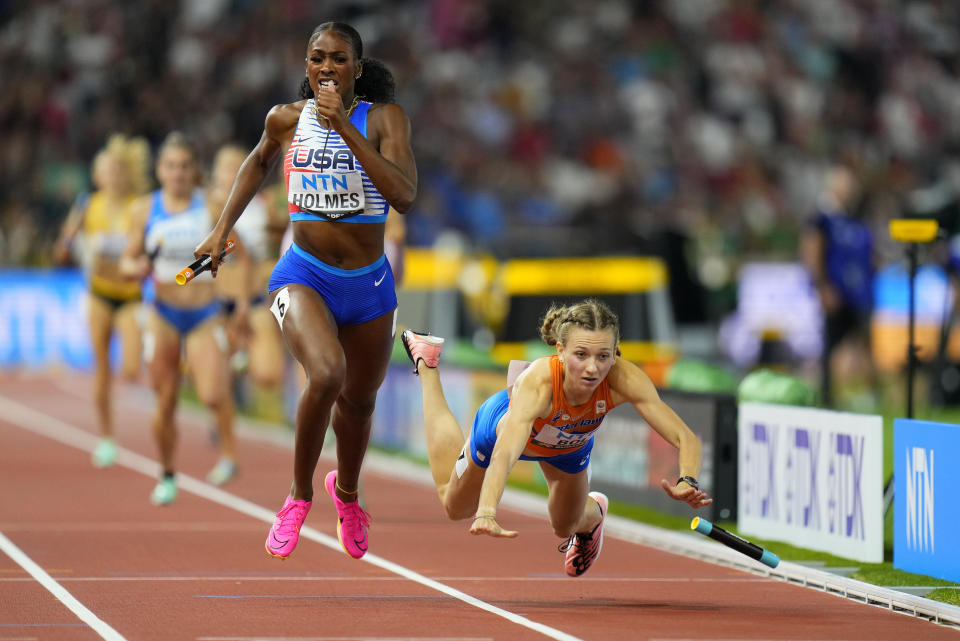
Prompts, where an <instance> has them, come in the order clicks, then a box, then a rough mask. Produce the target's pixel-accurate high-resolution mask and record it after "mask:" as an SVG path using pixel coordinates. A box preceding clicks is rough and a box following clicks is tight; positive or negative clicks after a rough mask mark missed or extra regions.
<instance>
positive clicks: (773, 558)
mask: <svg viewBox="0 0 960 641" xmlns="http://www.w3.org/2000/svg"><path fill="white" fill-rule="evenodd" d="M690 529H691V530H696V531H697V532H699V533H700V534H705V535H707V536H709V537H710V538H711V539H713V540H715V541H720V542H721V543H723V544H724V545H726V546H727V547H728V548H732V549H734V550H736V551H737V552H740V553H741V554H746V555H747V556H749V557H750V558H751V559H756V560H757V561H760V563H763V564H764V565H769V566H770V567H772V568H775V567H777V566H778V565H780V557H779V556H777V555H776V554H774V553H773V552H770V551H768V550H764V549H763V548H762V547H760V546H759V545H754V544H753V543H751V542H750V541H745V540H743V539H741V538H740V537H739V536H737V535H735V534H730V533H729V532H727V531H726V530H724V529H723V528H722V527H720V526H718V525H714V524H713V523H711V522H710V521H707V520H706V519H701V518H700V517H699V516H698V517H695V518H694V519H693V520H692V521H690Z"/></svg>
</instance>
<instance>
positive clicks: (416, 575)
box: [0, 374, 960, 641]
mask: <svg viewBox="0 0 960 641" xmlns="http://www.w3.org/2000/svg"><path fill="white" fill-rule="evenodd" d="M88 386H89V385H88V380H87V379H86V378H83V377H78V376H76V375H67V374H60V375H49V374H36V375H19V376H10V375H5V377H4V378H3V379H0V641H12V640H14V639H16V640H21V641H23V640H32V639H37V640H40V639H43V640H47V639H50V640H57V641H60V640H71V641H72V640H88V639H90V640H93V639H101V638H105V639H112V640H122V639H127V640H130V641H134V640H136V641H140V640H154V639H155V640H158V641H160V640H162V641H168V640H172V639H177V640H180V639H182V640H193V641H253V640H266V641H281V640H283V641H308V640H312V641H346V640H360V641H387V640H391V641H453V640H458V641H481V640H494V639H495V640H498V641H500V640H502V641H520V640H526V639H558V640H563V641H577V640H584V641H586V640H590V641H600V640H610V639H617V640H619V639H631V640H632V639H637V640H646V641H680V640H684V639H689V640H693V639H696V640H697V641H719V640H723V641H732V640H744V641H746V640H751V641H754V640H755V641H780V640H784V641H786V640H800V639H805V640H811V641H812V640H818V641H820V640H822V641H853V640H868V639H869V640H884V641H899V640H907V639H909V640H921V639H922V640H930V641H936V640H939V639H954V640H955V639H960V635H958V632H957V631H956V630H954V629H951V628H948V627H944V626H940V625H937V624H934V623H930V622H928V621H924V620H920V619H915V618H912V617H909V616H905V615H902V614H897V613H894V612H890V611H887V610H883V609H880V608H876V607H873V606H868V605H862V604H858V603H855V602H852V601H848V600H845V599H842V598H838V597H836V596H832V595H829V594H826V593H823V592H819V591H815V590H811V589H807V588H803V587H799V586H795V585H790V584H786V583H783V582H780V581H775V580H772V579H766V578H763V577H759V576H756V575H752V574H749V573H744V572H740V571H737V570H734V569H731V568H727V567H722V566H717V565H713V564H709V563H705V562H702V561H697V560H693V559H689V558H685V557H680V556H676V555H673V554H670V553H666V552H662V551H659V550H656V549H653V548H649V547H643V546H639V545H636V544H633V543H629V542H626V541H622V540H618V539H615V538H612V537H608V538H607V539H606V540H605V542H604V548H603V554H602V556H601V557H600V559H599V560H598V561H597V563H596V565H595V566H594V567H593V568H592V569H591V570H590V572H589V573H588V574H587V575H586V576H584V577H581V578H578V579H573V578H569V577H567V576H566V575H564V574H563V557H562V555H561V554H560V553H558V552H557V550H556V545H557V543H558V542H559V541H558V540H557V539H556V537H554V536H553V534H552V532H551V531H550V529H549V527H548V525H547V523H546V522H545V521H544V520H543V519H542V518H540V517H536V516H531V515H527V514H523V513H520V512H517V511H514V510H510V509H506V508H505V509H504V510H503V512H502V514H503V519H502V521H503V523H504V525H505V526H507V527H509V528H512V529H518V530H520V532H521V535H520V537H519V538H517V539H513V540H494V539H489V538H479V537H472V536H470V535H469V534H468V533H467V525H466V524H465V523H463V522H460V523H451V522H449V521H446V520H445V519H444V517H443V514H442V512H441V509H440V505H439V501H438V500H437V498H436V495H435V492H434V491H433V489H432V488H431V487H428V486H426V485H423V484H421V483H417V482H412V481H408V480H403V479H398V478H391V475H390V472H389V469H388V468H384V469H382V470H381V469H380V466H377V469H372V466H368V467H367V469H366V470H365V472H364V476H363V479H362V494H363V499H364V502H365V505H366V507H367V509H368V510H369V511H370V512H371V513H372V514H373V516H374V521H373V527H372V529H371V531H370V544H371V553H370V554H368V555H367V556H366V557H365V558H364V560H361V561H356V560H354V559H351V558H350V557H348V556H347V555H346V554H345V553H344V552H343V551H342V550H340V548H339V544H337V542H336V525H335V521H336V519H335V514H336V513H335V511H334V509H333V506H332V504H331V503H330V502H329V500H328V499H327V498H326V495H325V494H323V491H322V487H321V486H320V479H322V475H323V474H324V473H325V472H326V471H327V469H329V468H330V467H331V465H332V464H331V461H330V460H329V459H326V458H325V459H324V460H322V461H321V465H320V468H319V469H318V480H317V488H318V492H317V495H316V500H315V504H314V507H313V510H312V511H311V513H310V516H309V517H308V519H307V523H306V526H305V527H304V529H303V536H302V538H301V543H300V546H299V548H298V549H297V551H296V552H295V553H294V555H293V556H292V557H291V558H290V559H289V560H287V561H280V560H278V559H274V558H272V557H270V556H268V555H267V554H266V552H265V551H264V549H263V543H264V539H265V537H266V533H267V529H268V527H269V526H268V523H269V522H270V520H271V519H272V515H273V513H274V512H275V511H276V510H277V509H279V507H280V504H281V502H282V500H283V497H284V495H285V492H286V490H287V488H288V487H289V483H290V473H291V470H290V468H291V458H292V453H291V451H290V446H289V439H286V438H283V439H274V440H270V439H268V438H264V437H263V431H262V430H260V431H258V432H256V433H253V432H250V431H241V434H240V436H241V441H240V458H239V463H240V468H241V472H240V475H239V476H238V477H237V478H236V479H235V480H234V481H232V482H231V483H229V484H228V485H227V486H225V487H224V488H223V489H222V490H218V489H216V488H213V487H212V486H209V485H207V484H206V483H204V482H202V481H200V480H198V479H203V478H204V476H205V474H206V472H207V471H208V470H209V469H210V467H212V466H213V464H214V462H215V458H216V449H215V448H213V447H212V446H211V444H210V441H209V436H208V434H209V432H208V428H207V421H206V419H205V418H204V417H203V416H202V414H200V413H198V412H194V411H183V410H181V412H180V415H179V416H180V428H181V429H180V432H181V440H180V444H179V449H178V452H179V470H180V473H181V483H182V485H181V493H180V496H179V497H178V499H177V502H176V503H175V504H173V505H171V506H167V507H163V508H158V507H154V506H152V505H151V504H150V502H149V500H148V496H149V494H150V490H151V489H152V487H153V485H154V482H155V480H154V479H155V477H154V475H155V473H156V471H157V468H156V465H155V463H153V456H154V450H153V445H152V443H151V441H150V427H149V425H150V411H151V409H152V397H151V395H150V393H149V392H148V391H146V390H144V389H142V388H139V387H135V386H118V387H117V392H118V394H117V396H118V397H119V398H118V400H117V407H116V412H117V426H118V430H117V432H118V441H119V442H120V444H121V445H122V447H123V448H125V450H128V451H125V452H124V453H123V454H122V456H121V457H120V460H119V461H118V465H116V466H114V467H112V468H109V469H106V470H97V469H94V468H93V467H92V466H91V464H90V456H89V453H90V450H91V449H92V447H93V445H94V443H95V439H94V438H93V435H94V433H95V427H94V420H93V408H92V405H91V403H90V401H89V395H88V393H87V390H88ZM279 431H281V430H277V432H279Z"/></svg>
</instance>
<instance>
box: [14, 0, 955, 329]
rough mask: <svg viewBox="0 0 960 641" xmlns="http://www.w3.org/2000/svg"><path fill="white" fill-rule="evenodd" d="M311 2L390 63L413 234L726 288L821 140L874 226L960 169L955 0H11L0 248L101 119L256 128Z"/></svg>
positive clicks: (818, 157)
mask: <svg viewBox="0 0 960 641" xmlns="http://www.w3.org/2000/svg"><path fill="white" fill-rule="evenodd" d="M331 17H336V18H338V19H339V18H342V19H346V20H348V21H351V22H352V23H354V24H355V25H357V27H358V28H359V29H360V30H361V31H362V32H363V33H365V34H366V36H365V38H366V40H367V55H371V56H373V57H375V58H379V59H382V60H385V61H388V62H389V65H390V67H391V69H392V71H393V73H394V75H395V76H396V78H397V85H398V93H397V100H398V102H400V103H401V104H402V105H403V106H404V108H405V110H406V111H407V113H408V114H410V116H411V120H412V124H413V127H414V129H415V130H416V133H417V135H416V137H415V145H416V146H415V149H414V152H415V154H416V157H417V163H418V166H419V169H420V175H421V180H420V191H419V195H418V199H417V201H416V203H415V208H414V210H413V211H412V212H411V213H410V216H409V217H408V232H407V239H408V242H409V243H410V244H411V245H420V246H429V245H432V244H434V243H436V242H438V240H439V241H441V242H442V241H443V240H444V239H451V238H453V239H457V240H458V242H460V243H462V244H463V245H464V246H466V247H468V248H470V249H475V250H482V251H487V252H490V253H492V254H494V255H496V256H500V257H504V256H516V255H530V256H544V255H582V254H596V253H614V252H628V253H632V254H638V253H640V254H642V253H657V254H663V255H666V257H667V258H668V260H670V261H671V263H672V265H674V267H675V270H674V275H675V278H683V272H684V269H686V270H687V271H688V275H687V277H688V279H689V282H690V283H692V284H694V285H703V286H705V288H706V289H707V290H708V291H714V292H720V291H724V290H725V288H726V290H727V291H732V286H733V282H734V279H735V275H736V268H737V265H738V263H739V262H740V261H741V260H743V259H744V258H747V257H752V258H758V257H759V258H775V259H779V258H785V259H791V260H792V259H796V255H797V243H798V238H799V235H800V231H801V229H802V227H803V225H804V224H805V222H806V221H807V219H808V218H809V217H810V215H811V213H812V212H813V211H814V209H815V206H816V202H815V201H816V198H817V195H818V191H819V185H820V183H821V180H822V177H823V176H824V175H825V173H826V172H827V171H828V169H829V167H830V166H831V165H832V164H833V163H835V162H837V161H842V162H845V163H847V164H849V165H850V166H851V167H853V168H854V171H855V172H856V174H857V176H858V178H859V180H860V182H861V184H862V185H863V192H862V199H861V203H860V214H861V215H863V216H865V217H866V219H867V220H869V221H871V222H872V224H874V225H875V226H876V228H877V229H883V228H885V225H886V220H888V219H889V218H890V217H893V216H897V215H901V214H902V212H903V211H904V210H905V209H908V208H913V209H922V208H923V207H927V206H933V204H935V202H941V201H943V200H950V199H952V198H954V197H955V195H956V194H957V193H960V156H958V151H960V77H958V72H960V46H958V45H960V42H958V31H957V30H956V28H955V27H956V25H957V24H960V5H957V4H955V3H952V2H946V1H939V0H915V1H908V0H815V1H813V2H810V1H808V0H781V1H761V0H670V1H665V0H664V1H652V0H651V1H646V2H641V1H635V2H632V1H628V0H598V1H597V2H589V3H586V2H578V1H576V0H553V1H549V2H548V1H546V0H543V1H538V2H523V3H517V2H507V1H505V0H489V1H482V0H403V1H397V2H389V3H387V2H377V1H375V0H354V1H331V2H326V3H312V2H306V1H304V0H270V1H267V0H205V1H202V2H201V1H198V0H191V1H189V2H187V1H184V2H169V1H167V0H137V1H135V2H123V3H117V2H111V1H110V0H30V1H29V2H28V1H26V0H20V1H18V0H10V1H8V2H4V3H0V69H2V72H0V73H2V75H0V86H2V87H3V91H2V92H0V139H2V140H3V144H2V145H0V168H2V169H0V236H2V237H0V265H43V264H46V263H47V262H48V261H49V260H50V259H49V257H50V256H51V244H52V243H53V242H54V240H55V238H56V233H57V230H58V228H59V225H60V221H61V220H62V219H63V217H64V216H65V214H66V212H67V211H68V210H69V209H70V205H71V203H72V202H73V201H74V199H75V198H76V196H77V194H78V193H79V192H81V191H83V190H85V189H87V188H88V185H89V181H90V177H89V175H88V167H89V163H90V160H91V157H92V156H93V154H94V153H95V151H96V150H97V149H98V148H99V147H100V146H101V145H102V144H103V142H104V141H105V140H106V139H107V138H108V137H109V135H110V134H111V133H113V132H120V133H125V134H129V135H137V136H144V137H146V138H147V139H148V140H149V141H150V142H151V143H152V144H153V145H154V146H156V145H157V144H159V142H160V141H161V140H162V139H163V137H164V136H165V135H166V134H167V133H169V132H170V131H171V130H174V129H177V130H181V131H184V132H185V133H186V134H187V135H188V136H189V137H190V138H191V140H193V141H194V142H195V143H196V144H197V145H198V147H199V149H200V151H201V154H202V155H205V160H208V159H209V158H212V155H213V152H214V150H216V149H217V148H218V147H220V146H221V145H223V144H224V143H226V142H231V141H233V142H237V143H239V144H241V145H243V146H246V147H248V148H249V147H250V146H252V145H253V144H255V142H256V140H257V139H258V137H259V135H260V132H261V131H262V127H263V114H264V113H266V111H267V110H268V109H269V107H270V106H271V105H273V104H276V103H280V102H289V101H291V100H294V99H295V98H296V93H297V88H298V86H299V85H300V81H301V79H302V77H303V69H304V65H303V55H304V53H303V51H304V50H303V46H304V44H303V43H305V42H306V38H307V36H308V35H309V33H310V30H311V29H312V28H313V26H314V25H315V24H318V23H319V22H321V21H323V20H326V19H329V18H331ZM295 34H301V35H302V38H299V39H298V38H297V37H293V36H294V35H295ZM207 164H209V163H207ZM937 199H940V200H939V201H938V200H937ZM885 237H886V233H885V232H884V233H878V238H879V240H880V241H881V242H879V243H878V252H879V253H880V255H881V262H883V261H884V260H895V259H897V258H899V256H900V255H901V250H900V249H899V248H895V247H892V246H891V245H889V244H888V245H885V244H884V242H882V241H883V239H884V238H885ZM718 300H723V299H722V298H721V299H718ZM725 311H728V310H726V309H715V310H713V314H712V315H716V314H719V313H723V312H725ZM678 313H681V314H682V313H683V310H678Z"/></svg>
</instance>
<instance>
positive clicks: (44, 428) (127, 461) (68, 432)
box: [0, 396, 583, 641]
mask: <svg viewBox="0 0 960 641" xmlns="http://www.w3.org/2000/svg"><path fill="white" fill-rule="evenodd" d="M0 416H2V417H3V420H5V421H8V422H10V423H14V424H16V425H17V426H19V427H21V428H23V429H25V430H27V431H29V432H33V433H34V434H38V435H40V436H44V437H46V438H49V439H51V440H54V441H58V442H60V443H64V444H66V445H70V446H72V447H76V448H78V449H81V450H84V451H86V452H92V451H93V449H94V448H95V447H96V445H97V442H98V439H97V437H96V436H95V435H93V434H91V433H90V432H87V431H85V430H82V429H79V428H77V427H74V426H73V425H70V424H68V423H65V422H64V421H61V420H60V419H58V418H55V417H53V416H50V415H48V414H44V413H43V412H40V411H38V410H35V409H33V408H31V407H28V406H26V405H22V404H20V403H17V402H16V401H13V400H11V399H9V398H7V397H4V396H0ZM117 449H118V452H117V464H118V465H121V466H123V467H126V468H129V469H131V470H134V471H136V472H140V473H141V474H144V475H146V476H149V477H151V478H155V477H156V476H157V475H158V474H159V472H160V466H159V464H158V463H157V462H156V461H153V460H151V459H148V458H147V457H145V456H141V455H139V454H137V453H135V452H132V451H130V450H127V449H126V448H122V447H121V448H117ZM177 486H178V487H179V488H180V489H182V490H184V491H186V492H190V493H191V494H196V495H197V496H199V497H201V498H205V499H207V500H208V501H211V502H213V503H217V504H219V505H222V506H224V507H227V508H230V509H233V510H236V511H237V512H240V513H242V514H246V515H247V516H250V517H253V518H255V519H258V520H260V521H263V522H264V523H267V524H272V523H273V519H274V516H275V515H274V512H273V511H271V510H268V509H267V508H265V507H261V506H259V505H257V504H255V503H252V502H250V501H248V500H246V499H243V498H240V497H239V496H235V495H233V494H230V493H229V492H225V491H223V490H221V489H220V488H218V487H214V486H212V485H209V484H207V483H204V482H202V481H199V480H197V479H195V478H193V477H191V476H187V475H186V474H178V475H177ZM300 536H302V537H304V538H307V539H310V540H311V541H314V542H316V543H320V544H321V545H325V546H326V547H328V548H330V549H331V550H335V551H337V552H339V553H341V554H342V553H343V549H342V548H341V547H340V542H339V541H338V540H337V539H336V538H333V537H331V536H327V535H326V534H324V533H323V532H320V531H319V530H315V529H313V528H312V527H310V526H304V527H303V528H301V530H300ZM360 560H361V561H364V562H366V563H369V564H371V565H374V566H376V567H378V568H381V569H383V570H386V571H388V572H392V573H393V574H397V575H399V576H402V577H404V578H407V579H409V580H411V581H413V582H415V583H419V584H420V585H423V586H425V587H428V588H431V589H433V590H436V591H437V592H440V593H442V594H446V595H447V596H449V597H452V598H454V599H458V600H460V601H463V602H464V603H466V604H468V605H472V606H474V607H475V608H478V609H480V610H483V611H485V612H489V613H490V614H495V615H497V616H499V617H501V618H504V619H506V620H507V621H510V622H511V623H515V624H517V625H519V626H522V627H525V628H528V629H530V630H534V631H535V632H539V633H540V634H543V635H544V636H546V637H549V638H551V639H556V641H583V640H582V639H580V638H579V637H575V636H573V635H571V634H567V633H566V632H563V631H561V630H557V629H556V628H551V627H550V626H547V625H544V624H542V623H538V622H536V621H533V620H531V619H528V618H526V617H523V616H520V615H518V614H514V613H513V612H510V611H508V610H504V609H503V608H499V607H497V606H495V605H492V604H490V603H487V602H486V601H481V600H480V599H478V598H476V597H473V596H471V595H469V594H467V593H465V592H461V591H460V590H457V589H454V588H451V587H450V586H448V585H445V584H443V583H440V582H439V581H435V580H433V579H431V578H429V577H425V576H423V575H422V574H418V573H417V572H414V571H413V570H410V569H409V568H405V567H403V566H402V565H399V564H397V563H394V562H392V561H388V560H387V559H384V558H382V557H379V556H377V555H375V554H373V553H370V552H368V553H367V554H365V555H364V556H363V558H362V559H360ZM119 638H122V637H119Z"/></svg>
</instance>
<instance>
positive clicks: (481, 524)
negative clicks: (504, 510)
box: [470, 516, 519, 539]
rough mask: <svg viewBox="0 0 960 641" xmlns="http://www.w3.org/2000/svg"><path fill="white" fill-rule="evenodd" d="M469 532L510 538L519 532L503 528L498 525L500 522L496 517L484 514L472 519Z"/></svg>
mask: <svg viewBox="0 0 960 641" xmlns="http://www.w3.org/2000/svg"><path fill="white" fill-rule="evenodd" d="M470 534H486V535H488V536H496V537H503V538H508V539H512V538H514V537H515V536H517V535H518V534H519V532H517V531H515V530H504V529H503V528H502V527H500V524H499V523H497V519H495V518H493V517H489V516H484V517H480V518H476V519H474V520H473V524H472V525H471V526H470Z"/></svg>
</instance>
